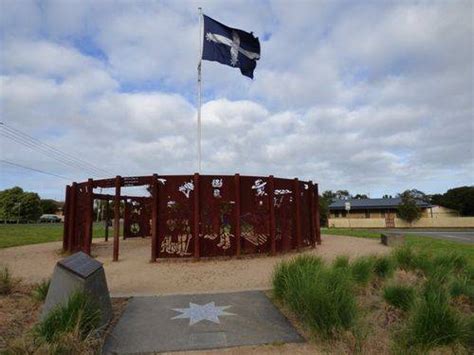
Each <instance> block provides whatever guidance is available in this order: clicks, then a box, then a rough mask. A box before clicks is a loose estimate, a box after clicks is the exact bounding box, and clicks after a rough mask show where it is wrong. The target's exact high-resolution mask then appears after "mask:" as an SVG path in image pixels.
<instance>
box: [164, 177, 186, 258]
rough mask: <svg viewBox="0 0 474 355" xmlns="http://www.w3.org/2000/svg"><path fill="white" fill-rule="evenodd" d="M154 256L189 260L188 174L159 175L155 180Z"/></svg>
mask: <svg viewBox="0 0 474 355" xmlns="http://www.w3.org/2000/svg"><path fill="white" fill-rule="evenodd" d="M158 181H159V183H160V188H159V194H158V199H159V209H158V223H159V226H160V227H159V234H158V237H159V238H158V248H159V250H158V257H159V258H182V257H191V256H193V253H194V238H193V235H194V228H195V227H194V224H193V209H194V208H193V206H194V179H193V176H192V175H174V176H167V175H164V176H163V175H160V178H159V179H158Z"/></svg>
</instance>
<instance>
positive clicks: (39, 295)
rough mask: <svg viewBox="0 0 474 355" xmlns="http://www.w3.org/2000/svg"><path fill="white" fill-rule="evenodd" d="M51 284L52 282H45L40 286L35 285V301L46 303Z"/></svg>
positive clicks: (40, 283) (48, 280) (39, 284)
mask: <svg viewBox="0 0 474 355" xmlns="http://www.w3.org/2000/svg"><path fill="white" fill-rule="evenodd" d="M50 284H51V280H50V279H47V280H43V281H41V282H39V283H38V284H36V285H35V288H34V290H33V293H32V296H33V298H34V299H36V300H37V301H41V302H42V301H44V300H45V299H46V296H47V295H48V290H49V286H50Z"/></svg>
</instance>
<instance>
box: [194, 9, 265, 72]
mask: <svg viewBox="0 0 474 355" xmlns="http://www.w3.org/2000/svg"><path fill="white" fill-rule="evenodd" d="M203 17H204V39H203V46H202V47H203V51H202V59H204V60H210V61H214V62H219V63H221V64H226V65H229V66H231V67H236V68H239V69H240V72H241V73H242V74H243V75H245V76H248V77H249V78H253V71H254V69H255V67H256V66H257V62H256V61H257V60H259V59H260V42H259V41H258V38H256V37H255V36H254V35H253V33H252V32H251V33H248V32H245V31H242V30H239V29H236V28H231V27H227V26H225V25H223V24H222V23H219V22H217V21H216V20H213V19H212V18H210V17H208V16H206V15H203Z"/></svg>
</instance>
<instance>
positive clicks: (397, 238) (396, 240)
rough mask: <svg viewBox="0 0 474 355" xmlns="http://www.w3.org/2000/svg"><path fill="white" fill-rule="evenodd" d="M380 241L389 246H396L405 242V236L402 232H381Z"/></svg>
mask: <svg viewBox="0 0 474 355" xmlns="http://www.w3.org/2000/svg"><path fill="white" fill-rule="evenodd" d="M381 242H382V244H383V245H386V246H389V247H398V246H402V245H403V244H405V236H404V235H403V234H396V233H382V234H381Z"/></svg>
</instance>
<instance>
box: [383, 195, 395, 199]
mask: <svg viewBox="0 0 474 355" xmlns="http://www.w3.org/2000/svg"><path fill="white" fill-rule="evenodd" d="M382 198H393V197H392V195H383V196H382Z"/></svg>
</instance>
